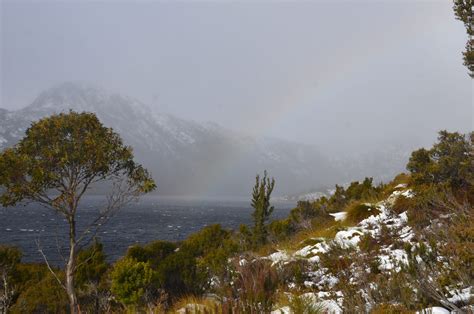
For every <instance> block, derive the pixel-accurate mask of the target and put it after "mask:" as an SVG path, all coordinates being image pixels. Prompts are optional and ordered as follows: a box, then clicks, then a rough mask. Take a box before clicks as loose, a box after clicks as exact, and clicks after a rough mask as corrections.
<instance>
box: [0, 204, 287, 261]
mask: <svg viewBox="0 0 474 314" xmlns="http://www.w3.org/2000/svg"><path fill="white" fill-rule="evenodd" d="M101 204H104V200H103V198H101V197H98V196H96V197H88V198H86V199H85V200H84V201H83V202H82V203H81V205H80V210H79V211H78V228H79V229H80V230H82V228H84V226H86V225H87V224H88V223H89V222H90V221H91V220H92V219H94V218H95V217H96V215H97V208H100V206H101ZM274 205H275V211H274V213H273V219H279V218H283V217H285V216H287V214H288V212H289V210H290V209H291V208H292V207H294V203H292V202H277V203H274ZM251 213H252V209H251V207H250V203H249V200H248V199H225V200H224V199H191V198H164V197H158V196H151V197H143V198H141V199H140V201H139V202H138V203H133V204H130V205H128V206H127V207H125V208H122V209H121V210H120V211H119V212H118V213H117V214H116V215H115V216H114V217H113V218H112V219H111V220H110V221H109V222H108V223H107V224H106V225H104V226H103V227H102V228H101V229H100V230H99V232H98V237H99V239H100V241H101V242H102V243H103V244H104V249H105V252H106V254H107V256H108V259H109V260H110V261H113V260H116V259H117V258H119V257H120V256H123V255H124V253H125V251H126V249H127V247H128V246H130V245H132V244H135V243H147V242H150V241H153V240H170V241H176V240H182V239H184V238H186V237H187V236H188V235H189V234H191V233H193V232H196V231H198V230H200V229H201V228H203V227H205V226H207V225H211V224H221V225H222V226H223V227H225V228H236V227H238V226H239V225H240V224H242V223H243V224H249V223H251ZM0 243H3V244H11V245H16V246H18V247H20V248H21V249H22V250H23V252H24V257H23V261H24V262H42V261H43V259H42V256H41V254H40V253H39V252H38V245H39V247H41V248H42V249H43V251H44V252H45V254H46V255H47V256H48V259H49V260H50V261H51V263H53V264H56V265H60V264H62V262H61V260H62V258H61V255H64V256H65V255H66V249H67V223H66V221H65V220H64V219H63V218H62V217H61V216H60V215H58V214H56V213H54V212H53V211H51V210H49V209H45V208H42V207H41V206H39V205H35V204H29V205H26V206H18V207H15V208H2V207H0Z"/></svg>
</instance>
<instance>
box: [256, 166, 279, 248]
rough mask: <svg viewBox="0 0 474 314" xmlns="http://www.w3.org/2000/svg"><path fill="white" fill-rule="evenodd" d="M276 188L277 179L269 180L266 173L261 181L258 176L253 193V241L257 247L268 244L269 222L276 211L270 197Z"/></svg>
mask: <svg viewBox="0 0 474 314" xmlns="http://www.w3.org/2000/svg"><path fill="white" fill-rule="evenodd" d="M274 187H275V179H273V178H272V179H270V178H268V177H267V172H266V171H265V172H264V175H263V178H261V179H260V176H259V175H257V176H256V178H255V186H254V188H253V192H252V207H253V208H254V212H253V213H252V217H253V222H254V226H253V231H252V241H253V245H254V246H255V247H256V246H260V245H263V244H265V243H266V242H267V238H268V231H267V222H268V220H269V219H270V215H271V214H272V213H273V210H274V207H273V206H271V205H270V197H271V194H272V192H273V189H274Z"/></svg>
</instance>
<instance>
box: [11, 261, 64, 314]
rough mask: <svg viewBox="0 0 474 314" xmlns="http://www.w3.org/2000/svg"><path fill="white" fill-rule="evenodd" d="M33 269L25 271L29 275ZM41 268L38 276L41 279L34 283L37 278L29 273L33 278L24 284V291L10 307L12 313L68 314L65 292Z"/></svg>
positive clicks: (54, 279)
mask: <svg viewBox="0 0 474 314" xmlns="http://www.w3.org/2000/svg"><path fill="white" fill-rule="evenodd" d="M35 268H36V267H32V268H29V269H28V270H26V271H27V272H28V273H29V271H32V270H34V269H35ZM41 268H42V271H41V272H40V273H39V275H40V276H43V278H42V279H41V280H39V281H36V280H35V279H37V278H34V277H35V276H34V273H33V272H31V274H32V275H33V278H32V279H31V280H30V281H28V282H26V283H25V290H24V291H22V293H21V294H20V296H19V297H18V300H17V301H16V303H15V305H14V306H13V307H12V309H11V312H12V313H68V311H69V301H68V298H67V295H66V292H65V290H64V289H63V287H61V286H60V285H59V283H58V282H57V280H56V278H54V277H53V275H52V274H51V273H50V272H49V271H48V270H47V269H46V268H45V267H41ZM59 275H60V277H63V276H62V274H59ZM35 281H36V282H35Z"/></svg>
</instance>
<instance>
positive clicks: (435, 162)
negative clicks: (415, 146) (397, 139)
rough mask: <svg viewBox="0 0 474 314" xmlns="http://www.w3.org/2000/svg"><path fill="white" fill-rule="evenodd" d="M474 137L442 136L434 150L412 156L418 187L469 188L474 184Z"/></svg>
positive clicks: (413, 176) (412, 172) (410, 165)
mask: <svg viewBox="0 0 474 314" xmlns="http://www.w3.org/2000/svg"><path fill="white" fill-rule="evenodd" d="M473 139H474V137H473V136H472V134H471V135H470V137H468V136H465V135H463V134H460V133H457V132H454V133H450V132H447V131H441V132H439V136H438V142H437V143H435V144H434V145H433V147H432V148H431V149H428V150H427V149H424V148H421V149H419V150H416V151H414V152H413V153H412V155H411V157H410V160H409V162H408V164H407V169H408V170H409V171H410V172H411V174H412V178H413V180H414V182H415V183H416V184H435V185H448V186H450V187H453V188H468V187H470V186H472V185H473V184H474V141H473Z"/></svg>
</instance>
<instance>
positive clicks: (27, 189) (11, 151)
mask: <svg viewBox="0 0 474 314" xmlns="http://www.w3.org/2000/svg"><path fill="white" fill-rule="evenodd" d="M99 182H101V183H106V184H108V185H110V186H111V192H110V193H109V194H108V196H107V205H106V206H105V208H102V209H99V214H98V217H97V218H96V219H95V220H94V221H92V222H91V223H90V224H89V226H88V227H86V228H85V229H84V230H82V232H81V233H79V234H78V230H77V228H76V214H77V210H78V207H79V202H80V200H81V198H82V196H83V195H84V194H85V193H86V192H87V190H88V189H89V188H90V187H91V185H93V184H97V183H99ZM0 187H3V190H2V192H1V194H0V204H1V205H3V206H13V205H15V204H17V203H19V202H22V201H33V202H37V203H40V204H41V205H43V206H45V207H48V208H51V209H53V210H54V211H55V212H57V213H59V214H61V215H63V216H64V218H65V219H66V221H67V223H68V225H69V256H68V259H67V263H66V269H65V270H66V271H65V277H66V278H65V284H63V286H64V288H65V289H66V290H67V294H68V297H69V299H70V308H71V312H73V313H76V312H78V311H79V308H78V304H77V296H76V292H75V282H74V277H75V273H76V271H77V263H76V262H77V260H76V259H77V252H78V249H79V247H78V246H79V245H80V244H81V242H83V241H85V240H87V237H90V234H89V231H93V232H91V234H94V231H96V230H97V229H98V228H99V226H101V225H103V224H104V223H105V222H106V221H107V220H108V219H109V218H110V216H111V215H112V214H113V213H114V212H115V211H116V210H118V209H119V208H120V207H122V206H123V205H124V204H126V203H127V202H129V201H132V200H134V199H136V198H137V197H138V196H139V195H140V194H142V193H146V192H149V191H151V190H153V189H154V188H155V183H154V181H153V180H152V178H151V177H150V175H149V174H148V172H147V170H146V169H144V168H143V167H142V166H141V165H139V164H137V163H135V161H134V160H133V154H132V149H131V148H130V147H128V146H126V145H124V144H123V142H122V139H121V138H120V136H119V135H118V134H117V133H115V132H114V131H113V130H112V129H110V128H107V127H105V126H103V125H102V123H101V122H100V121H99V119H98V118H97V117H96V116H95V114H93V113H76V112H73V111H70V112H69V113H61V114H57V115H52V116H50V117H47V118H44V119H41V120H39V121H37V122H34V123H32V125H31V126H30V128H28V130H27V131H26V135H25V137H24V138H23V139H22V140H20V142H19V143H18V144H17V145H15V146H14V147H12V148H7V149H6V150H4V151H3V152H2V153H0ZM65 262H66V261H65ZM50 269H51V268H50ZM55 277H56V279H57V280H58V281H60V280H59V278H58V277H57V276H56V275H55Z"/></svg>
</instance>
